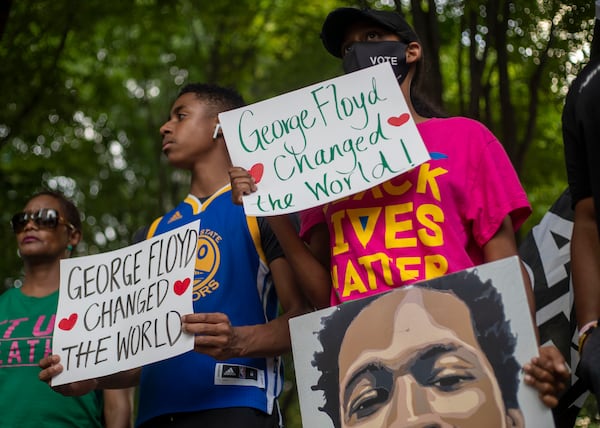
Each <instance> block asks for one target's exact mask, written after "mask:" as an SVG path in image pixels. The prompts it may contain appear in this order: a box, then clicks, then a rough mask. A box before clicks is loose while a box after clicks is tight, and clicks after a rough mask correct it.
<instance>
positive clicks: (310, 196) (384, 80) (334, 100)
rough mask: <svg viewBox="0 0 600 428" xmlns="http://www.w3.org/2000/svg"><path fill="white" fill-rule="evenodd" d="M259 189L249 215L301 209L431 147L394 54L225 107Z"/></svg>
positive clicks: (400, 166)
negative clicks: (405, 93) (402, 86)
mask: <svg viewBox="0 0 600 428" xmlns="http://www.w3.org/2000/svg"><path fill="white" fill-rule="evenodd" d="M219 121H220V123H221V126H222V129H223V133H224V136H225V141H226V143H227V148H228V150H229V154H230V156H231V159H232V161H233V164H234V165H235V166H241V167H244V168H245V169H247V170H248V171H249V172H250V174H251V175H252V176H253V177H254V179H255V181H256V183H257V185H258V186H257V187H258V191H257V192H255V193H253V194H251V195H247V196H244V198H243V200H244V210H245V212H246V214H247V215H255V216H268V215H276V214H285V213H290V212H296V211H300V210H303V209H306V208H310V207H314V206H318V205H322V204H324V203H327V202H330V201H333V200H336V199H340V198H342V197H345V196H349V195H352V194H354V193H358V192H360V191H363V190H366V189H369V188H371V187H373V186H375V185H377V184H380V183H383V182H385V181H387V180H389V179H391V178H393V177H395V176H397V175H400V174H402V173H403V172H406V171H408V170H409V169H412V168H414V167H415V166H417V165H419V164H421V163H423V162H425V161H427V160H428V159H429V154H428V152H427V150H426V148H425V145H424V144H423V140H422V139H421V136H420V134H419V132H418V130H417V127H416V125H415V123H414V121H413V118H412V116H411V114H410V111H409V109H408V106H407V104H406V101H405V99H404V96H403V95H402V92H401V90H400V87H399V85H398V82H397V80H396V78H395V76H394V73H393V71H392V69H391V66H390V65H389V64H388V63H387V62H386V63H382V64H379V65H376V66H373V67H369V68H366V69H364V70H360V71H357V72H354V73H350V74H347V75H344V76H341V77H337V78H335V79H331V80H327V81H324V82H321V83H317V84H315V85H311V86H308V87H305V88H303V89H299V90H296V91H293V92H289V93H287V94H284V95H280V96H278V97H275V98H271V99H268V100H265V101H261V102H258V103H255V104H251V105H249V106H246V107H242V108H239V109H236V110H231V111H228V112H225V113H221V114H219Z"/></svg>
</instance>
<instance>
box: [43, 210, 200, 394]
mask: <svg viewBox="0 0 600 428" xmlns="http://www.w3.org/2000/svg"><path fill="white" fill-rule="evenodd" d="M199 226H200V221H199V220H198V221H196V222H194V223H189V224H187V225H185V226H182V227H180V228H178V229H175V230H173V231H170V232H168V233H164V234H161V235H158V236H156V237H154V238H152V239H149V240H146V241H142V242H140V243H139V244H135V245H131V246H129V247H125V248H122V249H119V250H115V251H110V252H106V253H102V254H97V255H93V256H87V257H77V258H73V259H65V260H61V264H60V292H59V298H58V309H57V312H56V326H55V328H54V335H53V339H52V352H53V353H54V354H57V355H60V361H61V364H62V366H63V368H64V371H63V372H62V373H61V374H59V375H58V376H56V377H54V378H53V380H52V385H62V384H64V383H69V382H74V381H78V380H83V379H90V378H96V377H100V376H106V375H109V374H113V373H117V372H119V371H123V370H128V369H132V368H136V367H141V366H143V365H145V364H149V363H153V362H156V361H160V360H164V359H166V358H170V357H173V356H176V355H179V354H182V353H184V352H187V351H190V350H192V349H193V348H194V337H193V335H190V334H186V333H183V332H182V330H181V316H182V315H185V314H190V313H192V312H193V311H194V309H193V305H192V288H193V278H194V266H195V262H196V246H197V243H198V230H199Z"/></svg>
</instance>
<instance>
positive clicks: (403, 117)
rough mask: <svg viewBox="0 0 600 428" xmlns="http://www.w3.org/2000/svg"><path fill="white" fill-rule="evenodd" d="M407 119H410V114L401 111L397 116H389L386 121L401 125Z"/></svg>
mask: <svg viewBox="0 0 600 428" xmlns="http://www.w3.org/2000/svg"><path fill="white" fill-rule="evenodd" d="M408 119H410V114H408V113H402V114H401V115H400V116H398V117H395V116H392V117H390V118H389V119H388V120H387V121H388V123H389V124H390V125H392V126H402V125H404V124H405V123H406V122H408Z"/></svg>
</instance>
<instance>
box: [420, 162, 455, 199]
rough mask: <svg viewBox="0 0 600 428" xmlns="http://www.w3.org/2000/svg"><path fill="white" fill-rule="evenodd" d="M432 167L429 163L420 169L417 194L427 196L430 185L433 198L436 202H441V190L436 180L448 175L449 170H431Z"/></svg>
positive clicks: (438, 168)
mask: <svg viewBox="0 0 600 428" xmlns="http://www.w3.org/2000/svg"><path fill="white" fill-rule="evenodd" d="M430 166H431V165H429V163H424V164H422V165H421V167H420V168H419V178H418V181H417V189H416V191H417V193H421V194H425V193H426V192H427V185H429V188H430V189H431V194H432V195H433V197H434V198H435V199H436V200H438V201H441V200H442V199H441V197H440V188H439V186H438V184H437V180H436V178H437V177H438V176H440V175H444V174H446V173H447V172H448V170H446V169H444V168H440V167H437V168H435V169H433V170H430V169H429V167H430Z"/></svg>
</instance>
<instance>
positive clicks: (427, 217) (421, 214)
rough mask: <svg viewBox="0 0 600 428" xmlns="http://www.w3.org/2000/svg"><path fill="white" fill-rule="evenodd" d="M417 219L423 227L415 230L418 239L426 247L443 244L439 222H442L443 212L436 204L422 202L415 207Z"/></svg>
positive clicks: (442, 234)
mask: <svg viewBox="0 0 600 428" xmlns="http://www.w3.org/2000/svg"><path fill="white" fill-rule="evenodd" d="M416 217H417V220H418V222H419V224H421V225H422V226H423V227H422V228H420V229H419V230H418V231H417V235H418V236H419V241H421V242H422V243H423V245H426V246H428V247H439V246H441V245H444V233H443V232H442V228H441V226H440V223H443V222H444V212H443V211H442V209H441V208H440V207H438V206H437V205H432V204H423V205H420V206H419V207H418V208H417V215H416Z"/></svg>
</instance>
